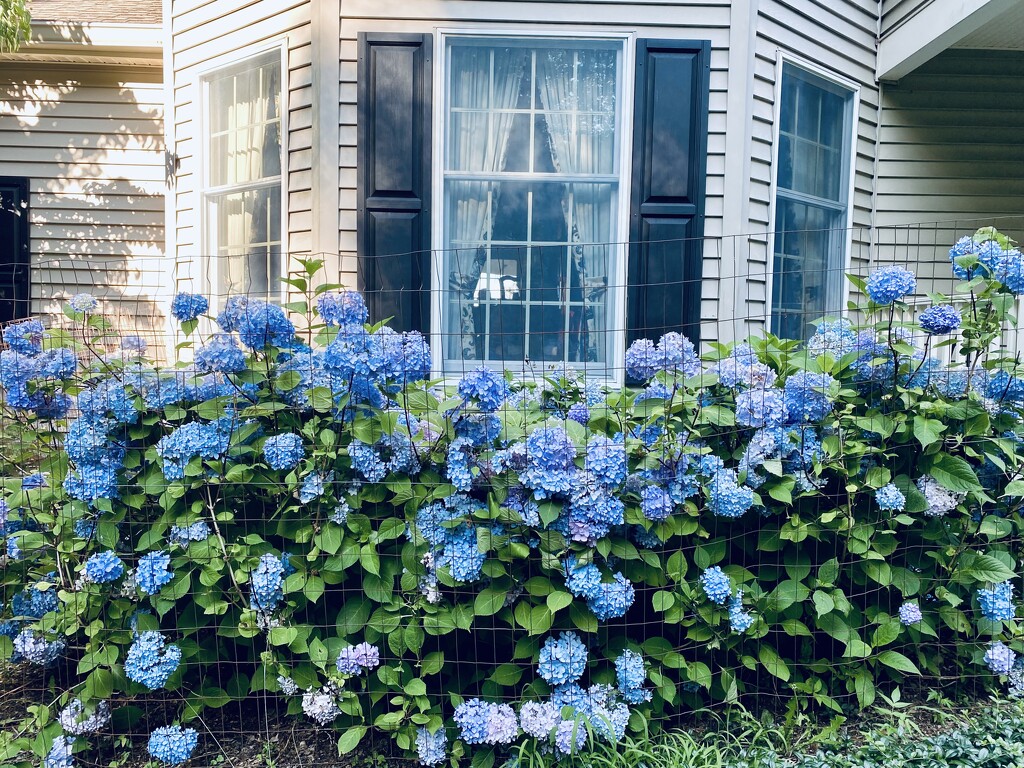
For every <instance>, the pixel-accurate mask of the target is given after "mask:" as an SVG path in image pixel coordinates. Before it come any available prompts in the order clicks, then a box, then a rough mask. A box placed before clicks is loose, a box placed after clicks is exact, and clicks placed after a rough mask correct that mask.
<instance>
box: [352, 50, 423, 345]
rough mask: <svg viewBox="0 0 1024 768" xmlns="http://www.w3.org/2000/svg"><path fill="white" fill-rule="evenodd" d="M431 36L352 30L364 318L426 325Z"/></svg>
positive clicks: (404, 327)
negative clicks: (355, 57) (356, 87)
mask: <svg viewBox="0 0 1024 768" xmlns="http://www.w3.org/2000/svg"><path fill="white" fill-rule="evenodd" d="M432 57H433V38H432V36H431V35H411V34H376V33H362V34H360V35H359V68H358V78H359V93H358V102H359V109H358V118H357V119H358V150H357V155H356V156H357V165H358V181H357V187H358V188H357V196H358V198H357V199H358V202H357V205H358V212H357V222H356V226H357V227H358V233H357V246H358V262H359V263H358V270H359V283H360V288H361V290H363V291H364V292H365V295H366V300H367V304H368V305H369V308H370V320H371V322H377V321H380V320H385V319H387V318H392V321H391V326H392V327H393V328H395V330H400V331H409V330H418V331H424V332H426V331H428V330H430V215H431V211H430V120H431V114H430V105H431V98H430V91H431V59H432Z"/></svg>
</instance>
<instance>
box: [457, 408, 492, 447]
mask: <svg viewBox="0 0 1024 768" xmlns="http://www.w3.org/2000/svg"><path fill="white" fill-rule="evenodd" d="M455 434H456V436H457V437H461V438H464V439H466V440H468V441H469V443H470V444H471V445H473V446H481V447H482V446H486V445H490V444H491V443H493V442H494V441H495V440H497V439H498V438H499V437H500V436H501V419H500V418H498V416H496V415H495V414H493V413H463V414H461V415H460V416H459V417H458V418H457V419H456V421H455Z"/></svg>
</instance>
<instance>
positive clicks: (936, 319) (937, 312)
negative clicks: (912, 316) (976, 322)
mask: <svg viewBox="0 0 1024 768" xmlns="http://www.w3.org/2000/svg"><path fill="white" fill-rule="evenodd" d="M917 319H918V322H919V323H921V327H922V328H923V329H924V330H925V331H927V332H928V333H931V334H935V335H938V336H944V335H946V334H947V333H952V332H953V331H955V330H956V329H957V328H959V327H960V310H958V309H956V308H955V307H951V306H949V305H948V304H939V305H936V306H934V307H928V309H926V310H925V311H924V312H922V313H921V314H920V315H919V316H918V318H917Z"/></svg>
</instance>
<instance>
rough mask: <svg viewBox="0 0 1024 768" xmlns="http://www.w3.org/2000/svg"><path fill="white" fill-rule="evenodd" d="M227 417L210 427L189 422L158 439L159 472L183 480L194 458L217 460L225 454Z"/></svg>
mask: <svg viewBox="0 0 1024 768" xmlns="http://www.w3.org/2000/svg"><path fill="white" fill-rule="evenodd" d="M231 427H232V422H231V419H230V418H226V417H225V418H223V419H218V420H217V421H215V422H211V423H210V424H203V423H201V422H198V421H190V422H189V423H188V424H182V425H181V426H180V427H178V428H177V429H175V430H174V431H173V432H171V434H169V435H165V436H164V437H161V438H160V440H159V442H157V444H156V452H157V455H158V456H159V457H160V459H161V469H162V470H163V473H164V477H166V478H167V479H168V480H181V479H182V478H184V477H185V467H186V465H187V464H188V463H189V462H190V461H191V460H192V459H194V458H196V457H199V458H203V459H217V458H219V457H221V456H223V455H224V454H225V453H227V450H228V446H229V445H230V443H231Z"/></svg>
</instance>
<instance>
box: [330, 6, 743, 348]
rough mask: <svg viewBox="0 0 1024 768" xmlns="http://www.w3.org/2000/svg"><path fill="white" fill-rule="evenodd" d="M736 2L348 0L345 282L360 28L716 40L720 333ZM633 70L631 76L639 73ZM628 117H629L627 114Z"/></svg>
mask: <svg viewBox="0 0 1024 768" xmlns="http://www.w3.org/2000/svg"><path fill="white" fill-rule="evenodd" d="M729 25H730V2H729V0H701V2H679V1H678V0H645V2H621V1H618V0H601V1H600V2H590V1H588V2H583V1H582V0H562V2H523V1H521V2H501V1H495V2H488V1H486V0H435V1H432V2H429V3H428V2H409V1H408V0H345V2H344V3H343V4H342V19H341V41H340V58H341V61H340V91H339V96H340V98H339V102H340V103H339V122H340V125H339V129H340V130H339V134H340V136H339V143H340V148H339V183H340V194H339V201H340V203H339V211H338V227H339V242H340V249H341V254H342V256H341V263H340V267H341V275H340V277H341V280H342V281H343V282H346V283H348V284H351V285H354V284H355V282H356V278H355V271H356V257H355V254H356V133H357V125H356V120H357V109H356V90H357V88H356V69H357V64H356V58H357V37H358V34H359V33H360V32H419V33H426V32H435V30H437V29H439V28H444V29H473V28H476V29H480V30H487V31H496V30H516V31H524V30H530V29H543V30H544V31H545V33H548V32H551V31H558V30H566V32H567V33H569V32H574V31H579V30H584V31H586V30H588V29H589V30H603V31H628V32H633V33H635V34H636V35H637V36H638V37H648V38H675V39H697V40H710V41H711V49H712V52H711V86H710V88H711V93H710V104H709V118H708V132H709V134H708V165H707V199H706V221H705V226H704V233H705V237H706V238H707V240H708V242H707V244H706V246H705V249H704V265H703V270H704V281H703V290H702V302H701V317H702V321H703V329H702V331H701V334H702V339H704V340H706V341H714V340H715V339H717V338H718V335H717V334H718V325H719V324H718V319H719V280H718V275H719V274H720V268H719V263H720V260H721V259H722V258H724V257H725V255H726V253H725V252H726V251H729V250H730V249H731V244H728V245H727V244H724V243H723V242H720V241H719V240H718V238H720V237H721V236H722V235H723V234H731V233H723V229H722V200H723V193H724V187H725V177H724V169H725V160H724V154H725V122H726V121H725V114H726V90H727V88H728V83H729V77H728V72H727V69H728V55H729V51H728V42H729ZM632 76H633V73H632V72H627V73H626V77H627V78H632ZM627 119H628V116H627Z"/></svg>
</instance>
